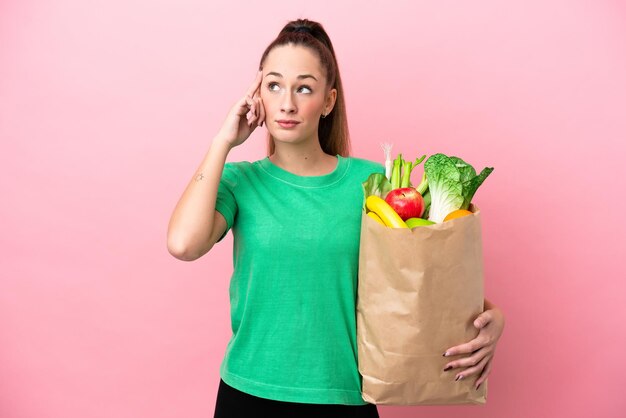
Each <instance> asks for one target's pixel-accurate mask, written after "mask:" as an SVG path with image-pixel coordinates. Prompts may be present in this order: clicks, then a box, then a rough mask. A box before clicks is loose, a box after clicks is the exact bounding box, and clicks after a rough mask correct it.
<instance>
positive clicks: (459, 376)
mask: <svg viewBox="0 0 626 418" xmlns="http://www.w3.org/2000/svg"><path fill="white" fill-rule="evenodd" d="M457 380H463V375H462V374H460V375H458V376H457V377H456V379H454V381H455V382H456V381H457Z"/></svg>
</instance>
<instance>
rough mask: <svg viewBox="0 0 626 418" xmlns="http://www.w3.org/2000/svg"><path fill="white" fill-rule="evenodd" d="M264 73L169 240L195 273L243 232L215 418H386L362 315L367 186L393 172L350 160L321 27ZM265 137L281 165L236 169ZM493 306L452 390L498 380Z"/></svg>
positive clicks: (270, 56) (296, 39) (297, 37)
mask: <svg viewBox="0 0 626 418" xmlns="http://www.w3.org/2000/svg"><path fill="white" fill-rule="evenodd" d="M259 68H260V69H259V71H258V73H257V76H256V78H255V80H254V82H253V83H252V85H251V86H250V87H249V88H248V91H247V93H246V94H245V96H244V97H242V98H241V99H240V100H239V101H238V102H237V103H236V104H235V105H234V106H233V108H232V109H231V111H230V112H229V114H228V116H227V118H226V120H225V121H224V123H223V126H222V127H221V129H220V130H219V132H218V134H217V135H216V136H215V138H214V139H213V141H212V143H211V145H210V148H209V151H208V152H207V154H206V156H205V157H204V160H203V161H202V163H201V164H200V167H199V168H198V170H197V172H196V173H195V174H194V176H193V178H192V179H191V181H190V182H189V184H188V186H187V188H186V189H185V191H184V193H183V195H182V197H181V198H180V200H179V202H178V204H177V206H176V208H175V210H174V213H173V214H172V218H171V220H170V224H169V229H168V249H169V251H170V253H171V254H172V255H173V256H175V257H176V258H179V259H181V260H188V261H189V260H195V259H197V258H199V257H201V256H202V255H204V254H206V253H207V252H208V251H209V250H210V249H211V248H212V247H213V245H214V244H215V243H216V242H218V241H219V240H221V239H222V238H223V237H224V235H225V234H226V233H227V232H228V230H230V229H232V231H233V236H234V272H233V276H232V278H231V282H230V300H231V322H232V329H233V335H232V338H231V339H230V342H229V343H228V346H227V349H226V355H225V357H224V360H223V362H222V366H221V368H220V376H221V381H220V387H219V391H218V396H217V404H216V410H215V416H216V417H247V416H257V415H258V416H272V417H280V416H289V417H299V416H324V417H332V416H337V417H350V416H354V417H377V416H378V412H377V410H376V406H375V405H371V404H367V403H366V402H364V401H363V399H362V398H361V393H360V376H359V373H358V368H357V347H356V319H355V309H356V285H357V267H358V250H359V248H358V246H359V234H360V225H361V207H362V201H363V194H362V189H361V182H362V181H363V180H364V179H365V178H367V176H368V175H369V174H370V173H372V172H374V171H380V172H382V171H383V167H382V165H381V164H379V163H374V162H370V161H367V160H363V159H358V158H351V157H349V156H348V155H349V148H350V147H349V137H348V128H347V121H346V111H345V105H344V96H343V89H342V83H341V78H340V76H339V70H338V68H337V60H336V58H335V53H334V50H333V47H332V44H331V41H330V39H329V37H328V35H327V34H326V32H325V31H324V29H323V27H322V26H321V25H320V24H319V23H316V22H312V21H309V20H297V21H293V22H290V23H288V24H287V25H286V26H285V27H284V28H283V29H282V31H281V32H280V33H279V35H278V37H277V38H276V39H275V40H274V41H273V42H272V43H271V44H270V45H269V46H268V47H267V49H266V51H265V52H264V54H263V56H262V58H261V62H260V66H259ZM263 125H265V127H266V128H267V131H268V132H269V139H268V141H269V153H268V154H269V156H268V157H266V158H264V159H261V160H259V161H255V162H252V163H250V162H239V163H226V158H227V156H228V153H229V151H230V150H231V149H232V148H233V147H235V146H238V145H241V144H242V143H244V142H245V141H246V139H247V138H248V137H249V136H250V134H251V133H252V132H253V131H254V130H255V129H256V128H257V127H259V126H263ZM485 306H486V311H485V312H484V313H482V314H481V315H480V316H479V317H478V318H477V319H476V321H475V325H476V326H477V328H479V329H480V331H479V335H478V337H477V338H475V339H474V340H472V341H470V342H468V343H467V344H463V345H460V346H457V347H453V348H450V349H448V350H447V352H446V354H447V355H455V354H464V353H465V354H468V355H467V356H464V357H461V358H460V359H457V360H455V361H451V362H450V363H449V364H448V365H447V367H446V368H447V370H451V371H452V370H454V371H456V374H454V372H451V373H453V374H451V376H450V378H451V379H455V378H467V377H470V376H478V380H477V382H476V383H477V385H479V384H481V383H482V382H483V381H484V380H485V379H486V377H487V375H488V374H489V370H490V367H491V360H492V358H493V353H494V350H495V345H496V343H497V340H498V338H499V336H500V334H501V332H502V328H503V326H504V320H503V316H502V313H501V312H500V311H499V310H498V309H497V308H495V307H494V306H493V305H491V304H490V303H489V302H488V301H485ZM459 376H460V377H459Z"/></svg>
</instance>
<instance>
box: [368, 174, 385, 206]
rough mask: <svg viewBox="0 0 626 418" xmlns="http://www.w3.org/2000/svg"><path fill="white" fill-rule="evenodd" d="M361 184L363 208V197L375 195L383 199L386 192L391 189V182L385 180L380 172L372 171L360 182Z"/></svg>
mask: <svg viewBox="0 0 626 418" xmlns="http://www.w3.org/2000/svg"><path fill="white" fill-rule="evenodd" d="M362 186H363V196H364V197H363V208H364V209H365V199H367V197H368V196H371V195H375V196H378V197H380V198H381V199H384V198H385V196H387V193H389V192H390V191H391V183H389V180H387V177H385V175H384V174H382V173H372V174H370V176H369V177H368V178H367V180H366V181H364V182H363V183H362Z"/></svg>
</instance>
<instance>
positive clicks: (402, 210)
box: [385, 187, 424, 221]
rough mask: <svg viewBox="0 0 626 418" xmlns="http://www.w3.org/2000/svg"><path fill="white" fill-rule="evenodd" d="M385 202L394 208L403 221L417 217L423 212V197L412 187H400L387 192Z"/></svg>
mask: <svg viewBox="0 0 626 418" xmlns="http://www.w3.org/2000/svg"><path fill="white" fill-rule="evenodd" d="M385 202H387V203H389V206H391V207H392V208H393V210H395V211H396V212H397V213H398V215H400V217H401V218H402V220H403V221H406V220H407V219H409V218H419V217H421V216H422V215H423V214H424V198H423V197H422V195H421V194H420V192H418V191H417V190H415V188H413V187H401V188H399V189H393V190H392V191H390V192H389V193H387V197H385Z"/></svg>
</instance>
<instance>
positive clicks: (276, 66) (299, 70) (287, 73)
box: [263, 45, 323, 80]
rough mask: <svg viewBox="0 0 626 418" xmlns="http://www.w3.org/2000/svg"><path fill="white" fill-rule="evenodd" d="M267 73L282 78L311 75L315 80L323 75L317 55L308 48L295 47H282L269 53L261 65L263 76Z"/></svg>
mask: <svg viewBox="0 0 626 418" xmlns="http://www.w3.org/2000/svg"><path fill="white" fill-rule="evenodd" d="M269 73H273V75H274V76H277V75H276V74H279V75H280V76H282V77H284V78H297V77H298V76H302V75H312V76H314V77H315V78H316V79H317V80H320V77H322V74H323V73H322V69H321V65H320V60H319V58H318V57H317V55H316V54H315V53H314V52H313V51H311V50H310V49H309V48H306V47H303V46H296V45H282V46H278V47H276V48H274V49H272V50H271V51H270V53H269V54H268V55H267V58H265V62H264V63H263V74H264V75H267V74H269Z"/></svg>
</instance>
